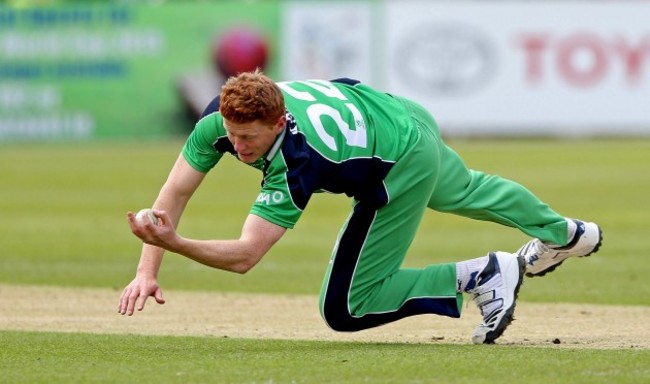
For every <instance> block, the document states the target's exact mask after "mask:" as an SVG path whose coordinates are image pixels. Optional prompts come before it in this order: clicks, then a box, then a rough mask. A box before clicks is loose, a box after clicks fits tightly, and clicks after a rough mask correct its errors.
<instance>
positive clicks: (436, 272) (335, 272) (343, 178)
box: [118, 71, 601, 344]
mask: <svg viewBox="0 0 650 384" xmlns="http://www.w3.org/2000/svg"><path fill="white" fill-rule="evenodd" d="M225 154H231V155H234V156H235V157H237V159H239V160H240V161H241V162H243V163H245V164H248V165H250V166H253V167H255V168H257V169H259V170H260V171H262V174H263V180H262V186H261V190H260V193H259V195H258V197H257V199H256V201H255V202H254V203H253V205H252V208H251V210H250V214H249V215H248V217H247V219H246V220H245V223H244V225H243V228H242V232H241V236H240V238H239V239H233V240H196V239H190V238H186V237H183V236H181V235H179V234H178V233H177V232H176V230H175V228H176V226H177V224H178V222H179V219H180V217H181V215H182V213H183V210H184V208H185V206H186V205H187V203H188V201H189V200H190V198H191V196H192V194H193V193H194V191H195V190H196V189H197V188H198V187H199V185H200V184H201V181H202V180H203V178H204V176H205V175H206V173H208V172H209V171H210V170H212V168H213V167H214V166H215V165H217V163H218V162H219V160H220V159H221V158H222V156H223V155H225ZM317 192H330V193H345V194H346V195H348V196H349V197H350V198H352V200H353V208H352V211H351V212H350V215H349V217H348V218H347V221H346V222H345V224H344V225H343V227H342V228H341V230H340V232H339V235H338V238H337V239H336V242H335V245H334V249H333V251H332V254H331V260H330V264H329V266H328V268H327V271H326V273H325V278H324V281H323V285H322V290H321V295H320V311H321V314H322V317H323V319H324V320H325V322H326V323H327V325H328V326H329V327H331V328H332V329H333V330H336V331H343V332H351V331H359V330H363V329H367V328H371V327H376V326H379V325H382V324H386V323H389V322H392V321H396V320H399V319H402V318H404V317H407V316H413V315H418V314H437V315H443V316H449V317H460V314H461V308H462V302H463V294H464V293H467V294H469V295H470V297H471V298H472V299H473V300H474V301H475V303H476V305H477V306H478V308H479V309H480V311H481V314H482V316H483V323H482V324H480V325H478V327H477V328H476V329H475V330H474V333H473V335H472V341H473V342H474V343H477V344H480V343H493V342H494V341H495V340H496V339H497V338H498V337H499V336H501V334H502V333H503V332H504V330H505V329H506V327H507V326H508V325H509V324H510V322H511V320H512V318H513V313H514V309H515V303H516V299H517V294H518V291H519V287H520V286H521V283H522V280H523V276H524V274H527V275H529V276H542V275H544V274H546V273H548V272H550V271H552V270H554V269H555V268H556V267H557V266H558V265H560V264H561V263H562V262H563V261H564V260H565V259H566V258H568V257H571V256H586V255H589V254H591V253H593V252H595V251H597V250H598V248H599V246H600V243H601V231H600V228H599V227H598V226H597V225H596V224H594V223H589V222H583V221H579V220H573V219H567V218H565V217H563V216H560V215H559V214H557V213H556V212H554V211H553V210H551V209H550V208H549V207H548V206H547V205H546V204H545V203H543V202H542V201H540V200H539V199H538V198H537V197H536V196H534V195H533V194H532V193H531V192H530V191H528V190H527V189H526V188H524V187H523V186H521V185H520V184H518V183H515V182H513V181H510V180H506V179H504V178H501V177H498V176H494V175H487V174H485V173H483V172H479V171H475V170H470V169H468V168H467V167H466V165H465V164H464V162H463V161H462V159H461V158H460V157H459V155H458V154H457V153H456V152H454V151H453V150H452V149H451V148H450V147H448V146H447V145H446V144H445V143H444V141H443V140H442V138H441V135H440V132H439V130H438V126H437V125H436V122H435V121H434V119H433V118H432V116H431V115H430V113H429V112H427V111H426V110H425V109H424V108H423V107H422V106H420V105H419V104H417V103H415V102H413V101H410V100H407V99H405V98H402V97H398V96H394V95H390V94H387V93H383V92H380V91H377V90H375V89H373V88H371V87H369V86H366V85H364V84H362V83H360V82H358V81H355V80H351V79H338V80H333V81H322V80H309V81H290V82H280V83H275V82H273V81H272V80H271V79H270V78H268V77H267V76H265V75H264V74H262V73H261V72H260V71H255V72H247V73H242V74H239V75H238V76H236V77H231V78H229V79H228V81H227V82H226V83H225V84H224V86H223V87H222V90H221V94H220V97H218V98H217V99H215V101H214V102H213V103H211V104H210V106H209V107H208V108H207V110H206V111H205V113H204V116H203V117H202V118H201V119H200V121H199V122H198V123H197V124H196V127H195V129H194V131H193V132H192V133H191V134H190V136H189V138H188V139H187V141H186V143H185V145H184V147H183V149H182V152H181V154H180V155H179V157H178V159H177V161H176V163H175V165H174V166H173V168H172V170H171V172H170V174H169V177H168V179H167V181H166V182H165V184H164V185H163V186H162V189H161V190H160V193H159V195H158V198H157V199H156V201H155V203H154V205H153V208H154V215H155V216H156V217H157V218H158V221H159V224H158V225H154V224H153V223H152V222H151V221H149V220H143V221H139V220H136V218H135V216H134V214H133V213H132V212H129V213H128V214H127V216H128V222H129V225H130V227H131V230H132V231H133V233H134V234H135V235H136V236H138V237H139V238H140V239H141V240H142V241H143V242H144V243H145V244H144V245H143V248H142V253H141V256H140V262H139V265H138V268H137V273H136V277H135V278H134V279H133V281H132V282H131V283H130V284H128V286H127V287H126V288H125V289H124V291H123V293H122V296H121V298H120V301H119V306H118V312H119V313H121V314H127V315H132V314H133V312H134V310H135V309H136V308H137V309H138V310H142V309H143V308H144V305H145V302H146V299H147V298H148V297H149V296H153V297H154V298H155V300H156V301H157V302H158V303H164V299H163V296H162V291H161V289H160V286H159V285H158V282H157V274H158V271H159V268H160V265H161V262H162V257H163V252H164V251H165V250H167V251H170V252H174V253H178V254H180V255H183V256H185V257H188V258H190V259H192V260H195V261H197V262H199V263H202V264H205V265H208V266H211V267H214V268H218V269H222V270H227V271H232V272H236V273H245V272H246V271H248V270H250V269H251V268H253V267H254V266H255V265H256V264H257V263H258V262H259V261H260V259H261V258H262V257H263V256H264V255H265V254H266V253H267V251H268V250H269V249H270V248H271V247H272V246H273V245H274V244H275V243H276V242H277V241H278V240H279V239H280V238H281V237H282V235H283V234H284V233H285V232H286V231H287V229H290V228H293V226H294V225H295V224H296V222H297V221H298V219H299V218H300V216H301V214H302V212H303V211H304V210H305V209H306V208H307V206H308V204H309V201H310V199H311V198H312V196H313V195H314V193H317ZM427 208H429V209H432V210H435V211H439V212H449V213H453V214H457V215H461V216H464V217H468V218H472V219H476V220H487V221H491V222H494V223H498V224H502V225H506V226H509V227H513V228H517V229H519V230H521V231H523V232H524V233H525V234H527V235H529V236H531V237H532V238H533V240H531V241H530V242H529V243H527V244H525V245H524V246H523V247H522V248H521V249H520V250H519V251H517V252H515V253H508V252H489V253H487V255H485V256H482V257H478V258H475V259H472V260H467V261H462V262H458V263H446V264H436V265H428V266H424V267H423V268H402V263H403V261H404V258H405V255H406V253H407V250H408V248H409V246H410V245H411V242H412V241H413V238H414V236H415V233H416V231H417V228H418V225H419V223H420V221H421V219H422V216H423V214H424V212H425V210H426V209H427ZM434 251H435V250H433V249H432V250H431V252H434ZM449 256H450V258H453V255H449Z"/></svg>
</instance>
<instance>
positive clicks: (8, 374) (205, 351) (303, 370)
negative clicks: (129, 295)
mask: <svg viewBox="0 0 650 384" xmlns="http://www.w3.org/2000/svg"><path fill="white" fill-rule="evenodd" d="M0 340H2V344H3V351H2V354H3V359H2V362H0V368H1V369H2V371H3V382H5V383H39V382H43V383H46V382H47V383H120V382H136V381H137V382H144V383H472V384H477V383H558V382H562V383H569V382H570V383H589V384H593V383H608V384H609V383H641V382H647V380H648V378H650V368H649V367H648V364H647V363H648V360H649V359H650V351H649V350H641V351H626V350H613V351H606V352H604V351H598V350H587V349H585V350H557V349H552V348H522V347H512V346H498V345H482V346H469V345H468V346H457V345H435V346H431V345H426V344H375V343H342V342H308V341H287V340H236V339H224V338H198V337H147V336H106V335H88V334H75V335H69V334H60V333H31V332H19V333H16V332H0ZM26 367H28V368H27V369H26Z"/></svg>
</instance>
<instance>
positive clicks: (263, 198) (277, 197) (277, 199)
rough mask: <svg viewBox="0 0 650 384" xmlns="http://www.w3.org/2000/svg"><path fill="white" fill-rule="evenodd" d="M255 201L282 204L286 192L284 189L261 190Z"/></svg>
mask: <svg viewBox="0 0 650 384" xmlns="http://www.w3.org/2000/svg"><path fill="white" fill-rule="evenodd" d="M255 201H256V202H258V203H263V204H266V205H274V204H280V203H281V202H283V201H284V193H283V192H282V191H274V192H271V193H268V192H260V194H259V195H257V199H256V200H255Z"/></svg>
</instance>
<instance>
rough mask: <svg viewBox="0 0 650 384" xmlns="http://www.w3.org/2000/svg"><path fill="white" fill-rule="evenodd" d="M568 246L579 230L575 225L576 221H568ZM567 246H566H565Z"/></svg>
mask: <svg viewBox="0 0 650 384" xmlns="http://www.w3.org/2000/svg"><path fill="white" fill-rule="evenodd" d="M566 222H567V226H566V227H567V237H566V238H567V244H569V243H570V242H571V240H573V237H574V236H575V235H576V231H577V230H578V225H577V224H576V223H575V221H573V220H570V219H567V220H566ZM565 245H566V244H565Z"/></svg>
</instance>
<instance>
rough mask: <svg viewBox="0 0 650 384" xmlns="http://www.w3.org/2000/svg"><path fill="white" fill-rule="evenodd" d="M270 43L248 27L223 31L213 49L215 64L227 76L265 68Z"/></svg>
mask: <svg viewBox="0 0 650 384" xmlns="http://www.w3.org/2000/svg"><path fill="white" fill-rule="evenodd" d="M267 59H268V44H267V42H266V40H265V39H264V37H263V36H262V35H261V34H259V33H258V32H256V31H253V30H251V29H247V28H235V29H231V30H228V31H226V32H225V33H223V34H222V35H221V36H220V37H219V39H218V40H217V43H216V46H215V50H214V51H213V60H214V64H215V65H216V67H217V70H218V71H219V72H220V73H221V74H222V75H223V76H224V77H226V78H228V77H230V76H236V75H237V74H239V73H241V72H249V71H254V70H255V69H257V68H260V69H265V67H266V62H267Z"/></svg>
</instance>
